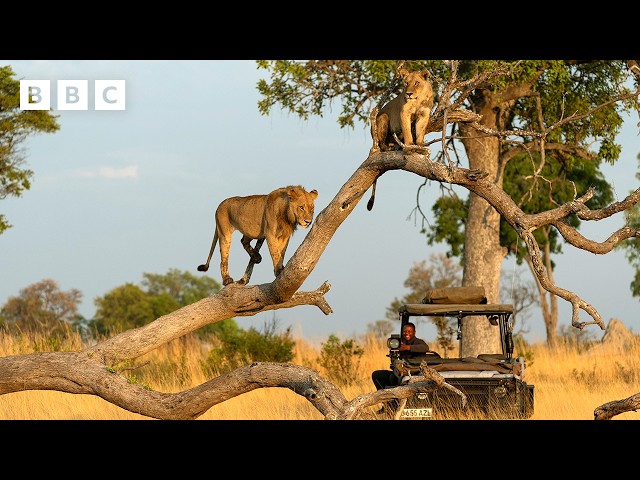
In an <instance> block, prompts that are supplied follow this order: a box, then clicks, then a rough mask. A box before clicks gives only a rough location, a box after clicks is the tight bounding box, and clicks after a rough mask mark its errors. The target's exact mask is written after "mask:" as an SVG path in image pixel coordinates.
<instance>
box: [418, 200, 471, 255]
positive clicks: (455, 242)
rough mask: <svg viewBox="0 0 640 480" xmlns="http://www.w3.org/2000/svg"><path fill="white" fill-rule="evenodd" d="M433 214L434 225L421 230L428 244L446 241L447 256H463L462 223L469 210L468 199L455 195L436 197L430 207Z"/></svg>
mask: <svg viewBox="0 0 640 480" xmlns="http://www.w3.org/2000/svg"><path fill="white" fill-rule="evenodd" d="M431 210H432V211H433V214H434V215H435V225H432V226H430V227H429V228H428V229H425V230H423V232H422V233H426V235H427V242H428V243H429V245H433V244H435V243H440V242H446V243H448V244H449V248H450V252H449V256H453V257H463V255H462V254H463V252H464V224H465V220H466V218H467V212H468V210H469V200H468V199H467V200H463V199H461V198H460V197H457V196H443V197H440V198H438V199H437V200H436V201H435V203H434V204H433V206H432V207H431Z"/></svg>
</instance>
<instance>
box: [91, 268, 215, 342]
mask: <svg viewBox="0 0 640 480" xmlns="http://www.w3.org/2000/svg"><path fill="white" fill-rule="evenodd" d="M143 277H144V279H143V281H142V282H141V285H142V286H138V285H134V284H132V283H126V284H125V285H121V286H119V287H115V288H113V289H112V290H110V291H109V292H107V293H106V294H105V295H103V296H102V297H96V298H95V300H94V303H95V305H96V313H95V316H94V318H93V319H92V320H91V321H90V326H91V328H92V329H94V330H95V331H96V332H97V333H99V334H111V333H117V332H122V331H125V330H129V329H131V328H137V327H141V326H143V325H146V324H147V323H150V322H152V321H154V320H155V319H157V318H159V317H161V316H163V315H167V314H169V313H171V312H174V311H175V310H177V309H179V308H181V307H184V306H186V305H189V304H191V303H193V302H196V301H198V300H200V299H202V298H205V297H207V296H209V295H211V294H213V293H215V292H217V291H218V290H220V284H219V283H218V282H216V281H215V280H213V279H212V278H209V277H197V276H195V275H193V274H191V273H190V272H187V271H185V272H181V271H179V270H177V269H170V270H169V271H168V272H167V273H166V274H165V275H157V274H151V273H144V274H143ZM218 328H220V327H218ZM216 330H217V328H215V327H214V326H212V328H208V329H206V330H205V331H203V332H202V333H203V334H205V333H213V332H215V331H216Z"/></svg>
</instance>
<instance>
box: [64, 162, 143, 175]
mask: <svg viewBox="0 0 640 480" xmlns="http://www.w3.org/2000/svg"><path fill="white" fill-rule="evenodd" d="M73 176H74V177H80V178H96V177H101V178H138V166H137V165H129V166H127V167H122V168H114V167H100V168H98V170H97V171H96V170H79V171H76V172H75V173H74V174H73Z"/></svg>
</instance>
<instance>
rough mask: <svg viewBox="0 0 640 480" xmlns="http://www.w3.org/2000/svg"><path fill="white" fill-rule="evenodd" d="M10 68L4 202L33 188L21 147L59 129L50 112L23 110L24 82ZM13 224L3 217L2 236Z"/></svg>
mask: <svg viewBox="0 0 640 480" xmlns="http://www.w3.org/2000/svg"><path fill="white" fill-rule="evenodd" d="M14 75H15V73H14V72H13V70H12V69H11V67H10V66H8V65H7V66H0V200H1V199H4V198H7V197H20V196H22V193H23V192H24V191H25V190H29V189H30V188H31V178H32V177H33V171H31V170H29V169H28V168H25V166H24V165H25V157H24V155H23V150H22V149H21V145H22V144H23V143H24V141H25V140H26V139H27V138H28V137H29V136H30V135H34V134H37V133H41V132H43V133H52V132H55V131H57V130H58V129H59V128H60V126H59V125H58V123H57V121H56V119H57V118H58V117H57V116H55V115H52V114H51V113H50V112H49V111H46V110H20V81H19V80H16V79H15V78H13V77H14ZM10 227H11V224H10V223H9V222H8V221H7V219H6V217H5V216H4V215H3V214H0V234H2V232H4V231H5V230H6V229H7V228H10Z"/></svg>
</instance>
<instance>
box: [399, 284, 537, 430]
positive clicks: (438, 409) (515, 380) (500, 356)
mask: <svg viewBox="0 0 640 480" xmlns="http://www.w3.org/2000/svg"><path fill="white" fill-rule="evenodd" d="M398 314H399V316H400V320H401V326H400V331H402V327H403V326H404V325H405V324H406V323H407V322H410V321H413V322H414V323H415V319H413V320H412V317H418V316H419V317H425V316H426V317H438V316H441V317H454V318H456V319H457V331H456V333H457V339H458V352H460V341H461V339H462V332H463V328H462V327H463V325H464V323H465V322H469V321H475V322H478V321H479V322H487V325H489V326H491V328H495V329H496V331H498V332H499V334H500V343H501V348H502V351H501V352H490V353H487V354H481V355H478V356H477V357H465V358H462V357H460V354H458V357H456V358H442V357H441V356H440V355H439V354H437V353H435V352H429V353H428V354H427V355H425V356H423V357H421V358H418V359H412V360H411V363H409V361H407V360H404V361H401V362H400V364H398V363H397V360H398V356H399V352H398V346H399V345H400V340H401V337H400V335H399V334H392V335H391V336H390V338H389V339H388V340H387V346H388V347H389V354H388V356H389V358H390V359H391V365H390V368H391V369H392V370H394V372H395V373H396V375H398V377H399V378H400V384H401V385H404V384H407V383H408V382H409V381H410V380H411V377H412V376H421V373H420V367H419V365H420V363H421V362H422V361H426V363H427V365H428V367H430V368H433V369H434V370H436V371H437V372H438V373H439V374H440V375H442V377H444V379H445V381H446V383H448V384H449V385H451V386H453V387H455V388H456V389H458V390H459V391H460V392H461V393H462V394H463V395H460V394H459V393H457V392H455V391H454V390H453V389H449V388H439V389H437V390H435V391H433V392H431V393H419V394H417V395H415V396H413V397H410V398H409V399H407V401H406V404H405V405H404V408H403V409H402V411H401V413H400V418H401V419H405V418H406V419H410V418H415V419H418V418H489V419H525V418H529V417H531V415H533V390H534V386H533V385H530V384H527V383H526V381H525V380H524V373H525V361H524V358H523V357H520V358H517V359H515V358H513V350H514V344H513V336H512V330H513V318H512V315H513V305H509V304H488V303H487V298H486V296H485V292H484V288H483V287H450V288H438V289H431V290H429V291H428V292H427V295H426V296H425V298H424V300H423V303H417V304H405V305H402V306H400V308H399V311H398ZM418 336H420V335H418ZM397 367H400V369H398V368H397ZM414 380H417V379H414ZM401 406H402V403H401Z"/></svg>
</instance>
